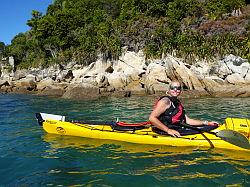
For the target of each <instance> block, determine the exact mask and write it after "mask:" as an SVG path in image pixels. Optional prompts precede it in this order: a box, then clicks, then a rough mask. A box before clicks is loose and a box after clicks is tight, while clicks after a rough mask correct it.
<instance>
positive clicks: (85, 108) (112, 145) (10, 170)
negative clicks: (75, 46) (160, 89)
mask: <svg viewBox="0 0 250 187" xmlns="http://www.w3.org/2000/svg"><path fill="white" fill-rule="evenodd" d="M155 99H156V98H154V97H131V98H108V99H107V98H103V99H97V100H88V101H71V100H63V99H55V98H47V97H39V96H31V95H15V94H8V95H6V94H0V185H7V186H20V185H27V186H74V185H75V186H129V185H130V186H143V187H145V186H225V185H236V186H237V185H238V186H239V185H241V186H250V179H249V178H250V177H249V175H250V154H249V153H244V152H235V151H226V150H219V149H203V150H201V149H198V148H194V147H191V148H177V147H166V146H152V145H137V144H131V143H125V142H115V141H106V140H95V139H87V138H80V137H69V136H59V135H53V134H47V133H45V132H44V131H43V129H42V128H41V127H39V126H38V125H37V122H36V120H35V115H34V114H35V113H36V112H46V113H53V114H60V115H66V118H67V119H69V120H70V119H74V120H86V121H91V120H94V121H110V120H116V118H119V120H120V121H127V122H141V121H145V120H147V118H148V114H149V113H150V111H151V108H152V105H153V103H154V102H155ZM183 102H184V105H185V107H186V109H187V113H188V114H189V116H190V117H193V118H199V119H208V120H215V121H219V122H223V119H225V118H226V117H242V118H250V98H202V99H184V100H183Z"/></svg>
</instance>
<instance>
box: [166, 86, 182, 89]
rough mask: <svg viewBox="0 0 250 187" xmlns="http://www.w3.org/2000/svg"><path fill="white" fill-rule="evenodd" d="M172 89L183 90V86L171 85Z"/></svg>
mask: <svg viewBox="0 0 250 187" xmlns="http://www.w3.org/2000/svg"><path fill="white" fill-rule="evenodd" d="M169 89H170V90H181V86H170V87H169Z"/></svg>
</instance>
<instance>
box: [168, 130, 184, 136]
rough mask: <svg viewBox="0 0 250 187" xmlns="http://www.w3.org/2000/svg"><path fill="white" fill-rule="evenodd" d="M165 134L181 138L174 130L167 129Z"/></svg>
mask: <svg viewBox="0 0 250 187" xmlns="http://www.w3.org/2000/svg"><path fill="white" fill-rule="evenodd" d="M167 133H168V134H169V135H171V136H173V137H181V135H180V133H179V132H178V131H176V130H174V129H168V130H167Z"/></svg>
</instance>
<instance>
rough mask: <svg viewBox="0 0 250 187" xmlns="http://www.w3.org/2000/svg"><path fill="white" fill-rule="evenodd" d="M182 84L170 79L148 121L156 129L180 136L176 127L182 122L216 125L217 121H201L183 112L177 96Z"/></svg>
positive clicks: (195, 124) (197, 124) (196, 124)
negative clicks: (165, 91) (165, 92)
mask: <svg viewBox="0 0 250 187" xmlns="http://www.w3.org/2000/svg"><path fill="white" fill-rule="evenodd" d="M181 91H182V86H181V83H180V82H179V81H172V82H171V83H170V85H169V90H168V91H167V95H166V96H163V97H160V99H159V100H158V102H157V103H156V105H155V106H154V109H153V111H152V112H151V114H150V116H149V121H150V122H151V123H152V125H154V126H155V127H156V128H157V129H158V130H160V131H163V132H164V133H165V132H166V133H167V134H169V135H171V136H174V137H180V136H181V134H180V132H178V128H181V127H180V126H181V124H182V123H187V124H189V125H194V126H199V125H218V123H217V122H214V121H212V122H208V121H201V120H197V119H191V118H189V117H188V116H187V115H186V114H185V110H184V107H183V105H182V103H181V102H180V100H179V99H178V96H179V95H180V94H181Z"/></svg>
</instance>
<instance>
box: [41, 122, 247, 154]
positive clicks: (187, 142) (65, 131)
mask: <svg viewBox="0 0 250 187" xmlns="http://www.w3.org/2000/svg"><path fill="white" fill-rule="evenodd" d="M41 125H42V126H43V129H44V130H45V131H46V132H47V133H52V134H60V135H67V136H79V137H85V138H94V139H106V140H116V141H124V142H130V143H137V144H154V145H165V146H180V147H187V146H194V147H209V148H221V149H231V150H241V151H250V150H248V149H244V148H241V147H238V146H236V145H233V144H231V143H228V142H226V141H224V140H222V139H220V138H219V137H216V136H215V135H213V134H209V133H200V134H193V135H186V136H182V137H180V138H174V137H171V136H168V135H159V134H157V133H155V132H153V131H152V130H151V127H148V128H144V129H142V130H136V131H116V130H113V129H112V127H111V126H110V125H106V124H104V125H92V124H84V123H83V124H82V123H73V122H65V121H60V120H54V119H46V120H43V122H42V124H41ZM247 125H248V124H247ZM237 128H238V129H240V131H242V132H243V131H244V132H245V131H247V129H248V133H249V126H247V127H246V128H243V129H242V127H235V125H232V124H230V125H228V124H226V123H225V124H223V125H221V126H219V127H218V128H217V129H215V130H213V131H214V132H218V131H220V130H224V129H231V130H235V129H237ZM245 134H247V133H246V132H245ZM248 138H249V137H248Z"/></svg>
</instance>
